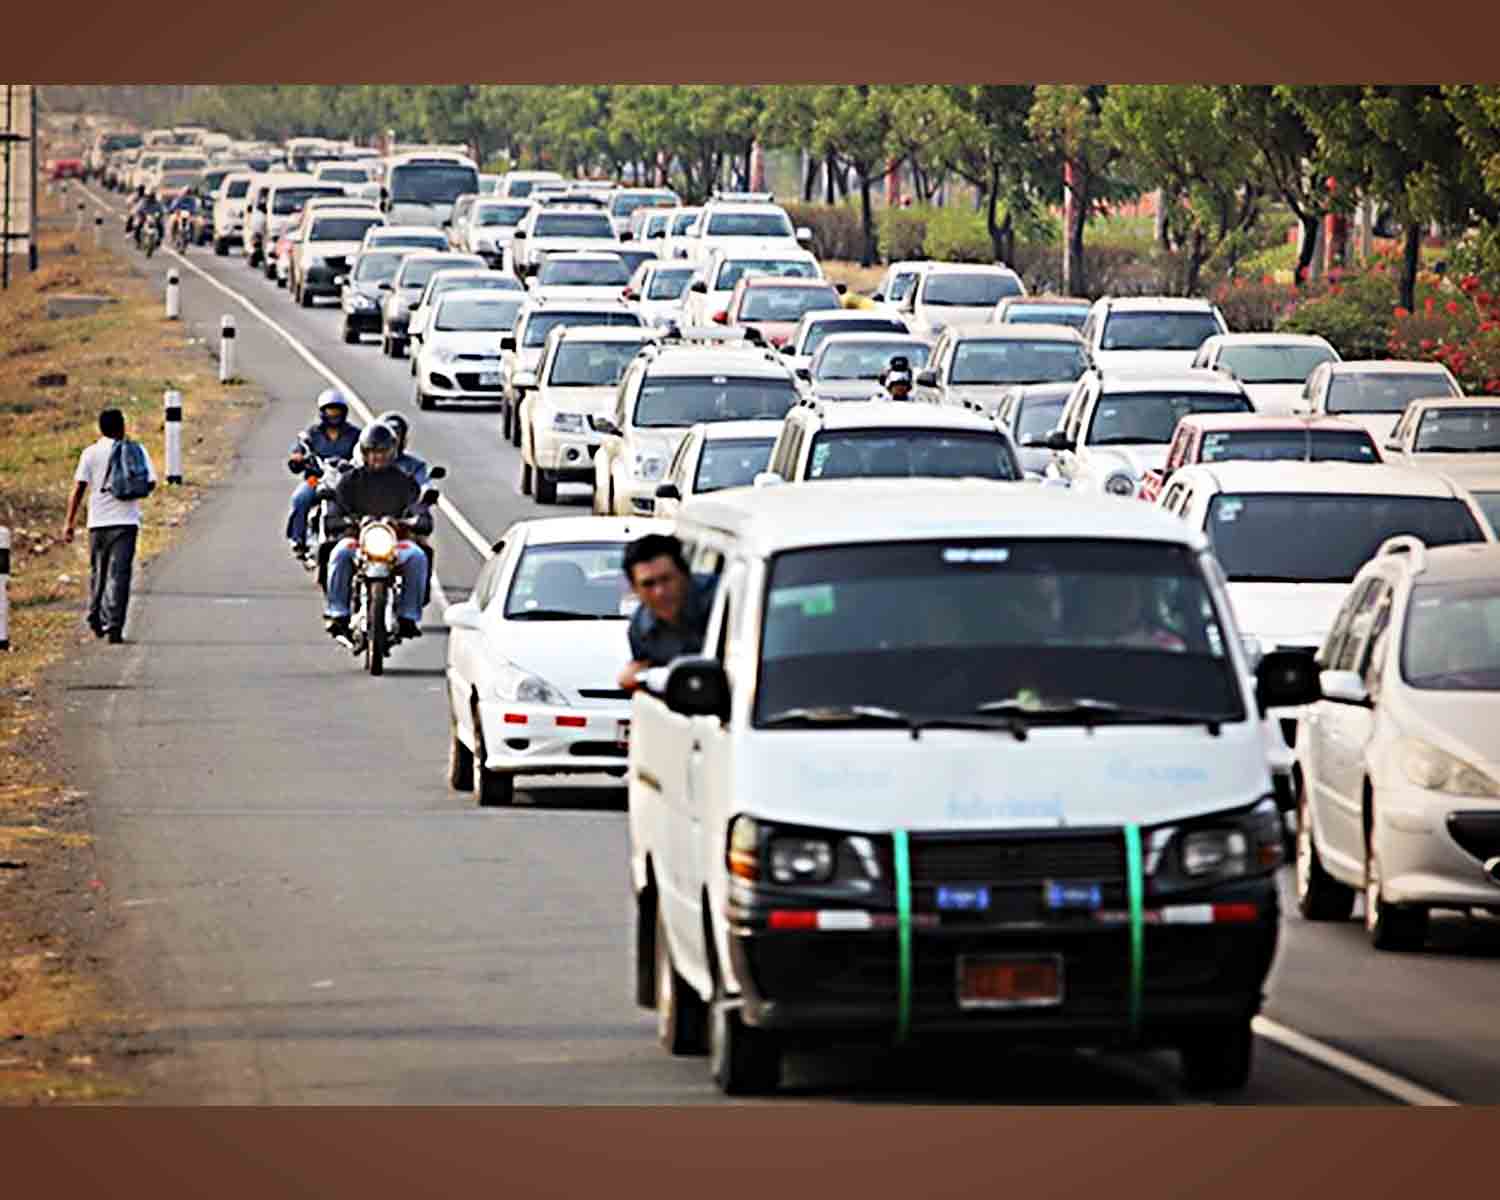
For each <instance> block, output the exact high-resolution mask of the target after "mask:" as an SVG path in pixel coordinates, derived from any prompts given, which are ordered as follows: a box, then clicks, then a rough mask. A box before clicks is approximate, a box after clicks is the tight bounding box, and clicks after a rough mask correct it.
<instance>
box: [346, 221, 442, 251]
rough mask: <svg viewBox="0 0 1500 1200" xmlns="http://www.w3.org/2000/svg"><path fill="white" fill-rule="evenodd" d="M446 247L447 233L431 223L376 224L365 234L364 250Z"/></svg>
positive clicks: (436, 248)
mask: <svg viewBox="0 0 1500 1200" xmlns="http://www.w3.org/2000/svg"><path fill="white" fill-rule="evenodd" d="M447 249H448V235H447V234H445V233H444V232H443V231H442V230H441V229H434V228H433V227H432V226H431V225H378V226H375V227H373V228H371V229H370V230H369V231H368V232H367V233H366V234H365V241H364V245H362V246H361V247H360V250H361V251H364V250H434V251H438V252H442V251H445V250H447Z"/></svg>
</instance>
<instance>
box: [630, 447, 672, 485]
mask: <svg viewBox="0 0 1500 1200" xmlns="http://www.w3.org/2000/svg"><path fill="white" fill-rule="evenodd" d="M631 470H632V472H633V473H634V475H635V477H636V478H637V479H644V480H646V481H647V482H651V481H654V480H657V479H660V478H661V477H662V476H663V475H664V474H665V473H666V470H667V460H666V459H664V458H663V457H662V456H661V455H659V454H642V453H637V454H636V456H635V458H634V459H633V460H632V462H631Z"/></svg>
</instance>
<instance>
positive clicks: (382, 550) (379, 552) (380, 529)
mask: <svg viewBox="0 0 1500 1200" xmlns="http://www.w3.org/2000/svg"><path fill="white" fill-rule="evenodd" d="M359 549H360V552H361V553H362V554H363V555H364V556H365V557H366V558H368V559H369V560H370V561H371V562H390V560H391V559H393V558H395V557H396V534H395V531H394V530H392V529H391V527H390V526H389V525H370V526H367V527H366V528H365V530H364V531H363V532H362V533H361V534H360V535H359Z"/></svg>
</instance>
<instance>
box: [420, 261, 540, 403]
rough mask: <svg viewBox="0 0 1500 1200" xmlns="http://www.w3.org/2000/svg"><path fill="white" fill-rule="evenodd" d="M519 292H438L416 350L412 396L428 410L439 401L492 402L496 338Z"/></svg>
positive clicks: (517, 306) (513, 312) (505, 328)
mask: <svg viewBox="0 0 1500 1200" xmlns="http://www.w3.org/2000/svg"><path fill="white" fill-rule="evenodd" d="M524 303H525V296H524V294H523V293H521V292H510V291H499V290H495V289H491V288H482V289H464V290H462V291H452V292H444V293H443V294H442V296H440V297H439V298H438V302H437V307H436V308H434V309H433V312H432V320H431V322H430V324H431V328H430V329H425V330H424V331H423V334H424V336H423V337H422V341H421V349H419V350H418V351H417V357H416V368H415V370H413V371H412V374H413V375H415V376H416V382H415V384H414V385H413V389H412V390H413V395H412V399H413V401H414V402H415V404H416V406H417V407H418V408H420V409H422V410H423V411H427V412H430V411H431V410H432V409H434V408H436V407H437V406H438V405H439V404H451V403H468V404H498V403H500V400H501V398H502V393H503V390H504V389H503V386H502V385H503V380H502V378H501V374H500V338H501V337H502V336H503V335H504V334H507V333H509V332H510V331H511V330H512V329H514V328H515V324H516V317H517V315H518V314H519V313H520V311H521V306H522V304H524Z"/></svg>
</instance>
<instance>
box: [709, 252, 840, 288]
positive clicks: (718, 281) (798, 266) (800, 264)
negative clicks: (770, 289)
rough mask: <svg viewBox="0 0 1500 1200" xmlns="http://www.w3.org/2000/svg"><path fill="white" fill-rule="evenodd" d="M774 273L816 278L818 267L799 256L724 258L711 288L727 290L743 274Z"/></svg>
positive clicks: (784, 277) (796, 277) (789, 276)
mask: <svg viewBox="0 0 1500 1200" xmlns="http://www.w3.org/2000/svg"><path fill="white" fill-rule="evenodd" d="M747 274H749V275H776V276H779V277H780V278H782V279H816V278H817V277H818V268H817V267H816V266H814V265H813V264H812V263H810V262H808V261H807V260H806V259H800V258H756V259H749V258H726V259H725V260H724V261H723V262H722V263H720V264H719V274H718V276H717V278H715V280H714V286H713V290H714V291H716V292H727V291H729V290H731V289H732V288H733V287H734V285H735V284H737V283H738V282H739V281H740V279H741V277H742V276H744V275H747Z"/></svg>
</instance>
